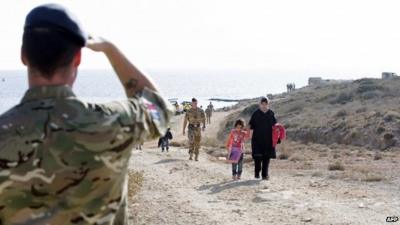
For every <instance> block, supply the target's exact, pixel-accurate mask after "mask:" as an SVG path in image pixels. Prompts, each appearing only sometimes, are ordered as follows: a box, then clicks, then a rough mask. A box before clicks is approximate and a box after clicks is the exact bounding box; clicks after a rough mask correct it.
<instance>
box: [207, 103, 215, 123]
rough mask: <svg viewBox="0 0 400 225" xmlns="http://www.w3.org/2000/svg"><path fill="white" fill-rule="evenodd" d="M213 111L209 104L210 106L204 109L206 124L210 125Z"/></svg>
mask: <svg viewBox="0 0 400 225" xmlns="http://www.w3.org/2000/svg"><path fill="white" fill-rule="evenodd" d="M213 110H214V106H213V105H212V103H211V102H210V104H209V105H208V106H207V109H206V117H207V124H211V117H212V113H213Z"/></svg>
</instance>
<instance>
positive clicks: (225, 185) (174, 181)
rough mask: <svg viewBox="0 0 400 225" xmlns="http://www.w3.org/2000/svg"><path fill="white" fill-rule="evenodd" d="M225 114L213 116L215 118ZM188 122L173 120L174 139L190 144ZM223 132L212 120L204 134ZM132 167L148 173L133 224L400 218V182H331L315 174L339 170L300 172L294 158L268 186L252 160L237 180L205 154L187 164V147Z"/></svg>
mask: <svg viewBox="0 0 400 225" xmlns="http://www.w3.org/2000/svg"><path fill="white" fill-rule="evenodd" d="M226 115H227V113H226V112H219V113H215V114H214V119H215V120H214V121H222V119H223V118H224V117H225V116H226ZM182 121H183V117H182V116H179V117H175V122H174V123H172V126H171V128H172V130H173V133H174V136H175V138H174V141H185V140H186V138H185V137H183V136H182V134H181V129H182ZM218 128H219V124H218V123H213V124H212V125H210V126H208V129H207V131H206V132H205V133H204V135H203V137H213V136H215V135H216V132H217V130H218ZM312 154H313V153H312ZM322 160H324V159H319V160H317V161H315V162H321V161H322ZM388 163H389V164H388V165H394V166H390V167H388V168H392V169H391V170H393V168H396V169H398V168H399V167H398V166H397V164H396V163H395V162H394V161H393V160H392V161H388ZM130 165H131V169H133V170H135V171H143V174H144V183H143V187H142V188H141V191H140V192H139V193H138V195H137V196H136V197H135V199H134V202H132V203H131V205H130V217H131V220H132V224H134V225H139V224H140V225H159V224H171V225H179V224H181V225H192V224H207V225H212V224H218V225H219V224H228V225H257V224H260V225H261V224H262V225H264V224H352V225H353V224H387V223H386V217H387V216H399V217H400V196H399V195H398V193H400V187H399V185H398V182H397V181H398V180H396V182H393V181H387V182H386V181H385V182H376V183H373V182H372V183H367V182H361V181H346V180H340V179H332V178H329V175H324V176H315V174H318V173H329V174H330V175H332V173H334V172H331V171H327V170H326V169H323V170H322V169H318V168H316V169H314V170H309V171H308V170H299V169H296V165H297V164H296V163H294V162H291V161H289V160H273V162H272V165H271V172H270V176H271V179H270V180H269V181H260V180H255V179H254V178H253V164H252V163H246V164H245V165H244V172H243V175H242V177H243V179H242V180H240V181H232V180H231V174H230V164H225V163H223V162H221V161H217V160H215V158H213V157H212V156H209V155H206V153H205V152H204V151H201V154H200V161H199V162H195V161H189V160H188V153H187V149H185V148H184V147H182V148H174V147H173V148H171V149H170V151H169V152H168V153H161V151H160V150H158V149H157V148H156V144H155V143H148V144H146V145H145V149H144V150H143V151H134V154H133V157H132V160H131V162H130ZM389 170H390V169H389ZM321 171H322V172H321Z"/></svg>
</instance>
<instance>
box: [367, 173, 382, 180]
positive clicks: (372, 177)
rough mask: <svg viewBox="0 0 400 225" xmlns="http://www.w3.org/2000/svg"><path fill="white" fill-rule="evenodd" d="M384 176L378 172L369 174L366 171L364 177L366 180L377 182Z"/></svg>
mask: <svg viewBox="0 0 400 225" xmlns="http://www.w3.org/2000/svg"><path fill="white" fill-rule="evenodd" d="M383 179H384V178H383V176H382V175H380V174H370V173H368V174H367V175H366V177H365V179H364V181H366V182H379V181H382V180H383Z"/></svg>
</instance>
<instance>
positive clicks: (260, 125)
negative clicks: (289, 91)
mask: <svg viewBox="0 0 400 225" xmlns="http://www.w3.org/2000/svg"><path fill="white" fill-rule="evenodd" d="M276 122H277V121H276V118H275V114H274V112H273V111H272V110H270V109H269V107H268V99H267V98H265V97H262V98H261V100H260V105H259V109H257V110H256V111H255V112H254V113H253V115H252V116H251V118H250V122H249V125H250V133H251V150H252V157H253V160H254V177H255V178H256V179H259V178H260V171H261V176H262V179H263V180H268V179H269V175H268V167H269V162H270V159H275V158H276V152H275V149H274V147H273V139H272V127H273V126H274V125H275V124H276Z"/></svg>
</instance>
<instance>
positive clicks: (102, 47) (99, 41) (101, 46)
mask: <svg viewBox="0 0 400 225" xmlns="http://www.w3.org/2000/svg"><path fill="white" fill-rule="evenodd" d="M111 46H112V44H111V42H109V41H107V40H106V39H104V38H102V37H95V36H92V35H90V36H89V39H88V40H87V42H86V47H87V48H89V49H91V50H93V51H95V52H105V51H107V49H109V48H110V47H111Z"/></svg>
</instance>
